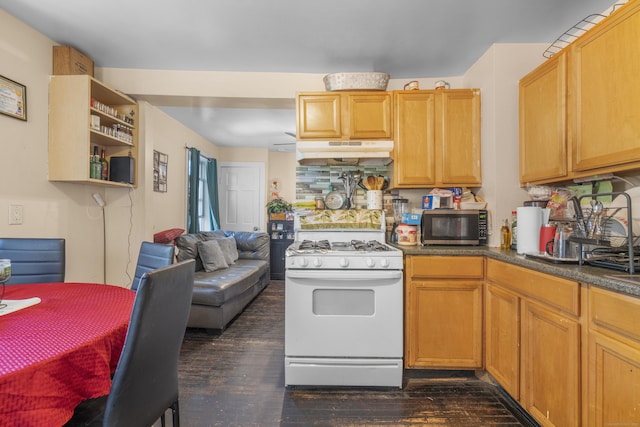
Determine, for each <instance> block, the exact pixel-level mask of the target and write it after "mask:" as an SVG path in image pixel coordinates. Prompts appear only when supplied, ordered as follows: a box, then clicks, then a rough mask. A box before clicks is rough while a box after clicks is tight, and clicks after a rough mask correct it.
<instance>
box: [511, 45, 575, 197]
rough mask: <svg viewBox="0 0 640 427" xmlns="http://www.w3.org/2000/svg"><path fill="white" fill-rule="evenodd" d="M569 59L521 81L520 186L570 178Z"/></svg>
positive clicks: (555, 60)
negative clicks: (568, 166) (568, 142)
mask: <svg viewBox="0 0 640 427" xmlns="http://www.w3.org/2000/svg"><path fill="white" fill-rule="evenodd" d="M566 64H567V55H566V53H564V52H563V53H559V54H556V55H554V56H553V57H552V58H551V59H550V60H548V61H547V62H545V63H543V64H542V65H540V66H539V67H538V68H536V69H535V70H533V71H532V72H531V73H529V74H528V75H527V76H526V77H524V78H523V79H522V80H520V90H519V92H520V96H519V103H520V111H519V113H520V123H519V133H520V138H519V140H520V152H519V157H520V183H521V184H523V185H524V184H527V183H530V182H541V181H545V180H552V179H563V178H565V177H566V176H567V105H566V98H567V65H566Z"/></svg>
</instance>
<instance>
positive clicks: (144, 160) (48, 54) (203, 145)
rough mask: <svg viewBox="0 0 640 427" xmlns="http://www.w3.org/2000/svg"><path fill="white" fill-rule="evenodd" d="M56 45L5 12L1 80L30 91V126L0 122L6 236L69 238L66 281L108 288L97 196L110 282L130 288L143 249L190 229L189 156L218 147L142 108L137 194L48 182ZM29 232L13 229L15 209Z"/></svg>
mask: <svg viewBox="0 0 640 427" xmlns="http://www.w3.org/2000/svg"><path fill="white" fill-rule="evenodd" d="M54 44H56V43H54V42H53V41H52V40H50V39H48V38H47V37H45V36H43V35H42V34H40V33H39V32H37V31H35V30H34V29H32V28H30V27H28V26H27V25H25V24H23V23H22V22H21V21H18V20H17V19H15V18H14V17H12V16H11V15H9V14H7V13H6V12H5V11H3V10H1V9H0V64H2V69H1V70H0V74H2V75H3V76H5V77H8V78H10V79H12V80H15V81H17V82H19V83H21V84H24V85H26V87H27V119H28V120H27V121H26V122H25V121H21V120H17V119H14V118H11V117H8V116H4V115H0V182H1V183H2V185H1V187H0V236H2V237H61V238H64V239H66V249H67V252H66V255H67V266H66V280H67V281H78V282H102V280H103V223H102V212H101V209H100V208H99V207H98V206H97V205H96V204H95V202H94V200H93V198H92V194H93V193H95V192H97V193H99V194H101V195H102V196H103V198H104V199H105V201H106V206H105V210H104V213H105V218H106V223H105V226H106V233H107V239H106V243H107V244H106V251H107V252H106V255H107V262H106V265H107V271H106V278H107V282H109V283H112V284H117V285H121V286H129V285H130V282H131V278H132V277H133V273H134V271H135V264H136V261H137V255H138V250H139V247H140V243H141V242H142V241H143V240H152V239H153V234H154V233H155V232H157V231H160V230H164V229H167V228H173V227H180V228H184V226H185V222H186V219H185V198H186V196H185V176H186V168H185V165H186V163H185V159H186V154H185V149H184V146H185V145H188V146H191V147H196V148H198V149H200V150H201V151H202V153H203V154H205V155H207V156H209V157H217V156H219V152H218V147H216V146H215V145H213V144H211V143H210V142H209V141H207V140H205V139H203V138H202V137H200V136H199V135H197V134H195V133H194V132H192V131H191V130H189V129H187V128H185V127H184V126H183V125H182V124H180V123H179V122H177V121H175V120H174V119H172V118H171V117H169V116H167V115H166V114H164V113H163V112H162V111H161V110H159V109H157V108H155V107H153V106H151V105H149V104H147V103H144V102H143V103H141V105H140V118H139V126H140V128H139V136H140V147H139V161H138V164H137V165H136V167H137V168H138V187H137V188H135V189H131V190H129V189H121V188H108V189H107V188H105V187H102V186H99V185H85V184H74V183H63V182H49V181H48V180H47V165H48V141H47V135H48V84H49V76H50V75H51V73H52V47H53V45H54ZM154 148H155V149H156V150H158V151H161V152H163V153H165V154H168V155H169V166H168V191H167V192H166V193H155V192H153V191H152V182H153V175H152V173H153V169H152V166H151V162H152V159H153V150H154ZM12 204H16V205H22V206H23V209H24V222H23V224H22V225H8V210H9V205H12Z"/></svg>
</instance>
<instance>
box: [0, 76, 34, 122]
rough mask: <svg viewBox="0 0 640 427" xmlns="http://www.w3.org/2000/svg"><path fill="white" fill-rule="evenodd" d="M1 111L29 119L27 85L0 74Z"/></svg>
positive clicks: (11, 115)
mask: <svg viewBox="0 0 640 427" xmlns="http://www.w3.org/2000/svg"><path fill="white" fill-rule="evenodd" d="M0 113H2V114H5V115H7V116H10V117H14V118H16V119H20V120H24V121H26V120H27V87H26V86H25V85H22V84H20V83H18V82H14V81H13V80H11V79H8V78H6V77H4V76H0Z"/></svg>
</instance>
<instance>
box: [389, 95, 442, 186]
mask: <svg viewBox="0 0 640 427" xmlns="http://www.w3.org/2000/svg"><path fill="white" fill-rule="evenodd" d="M435 99H436V95H435V93H434V92H427V91H424V92H416V93H411V92H409V93H407V92H396V93H395V101H394V104H395V105H394V111H395V129H394V133H395V144H394V150H393V166H392V167H393V174H394V176H393V183H394V185H395V186H399V187H402V186H405V187H412V186H413V187H422V186H425V185H434V184H435V182H436V175H435V171H436V166H435V161H436V156H435Z"/></svg>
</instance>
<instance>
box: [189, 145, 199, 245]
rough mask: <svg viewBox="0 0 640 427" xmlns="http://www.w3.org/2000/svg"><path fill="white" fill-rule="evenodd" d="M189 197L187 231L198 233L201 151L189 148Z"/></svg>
mask: <svg viewBox="0 0 640 427" xmlns="http://www.w3.org/2000/svg"><path fill="white" fill-rule="evenodd" d="M188 150H189V197H188V199H187V230H188V231H189V233H197V232H198V231H200V230H199V228H200V226H199V224H198V173H199V171H200V150H198V149H196V148H189V149H188Z"/></svg>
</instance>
